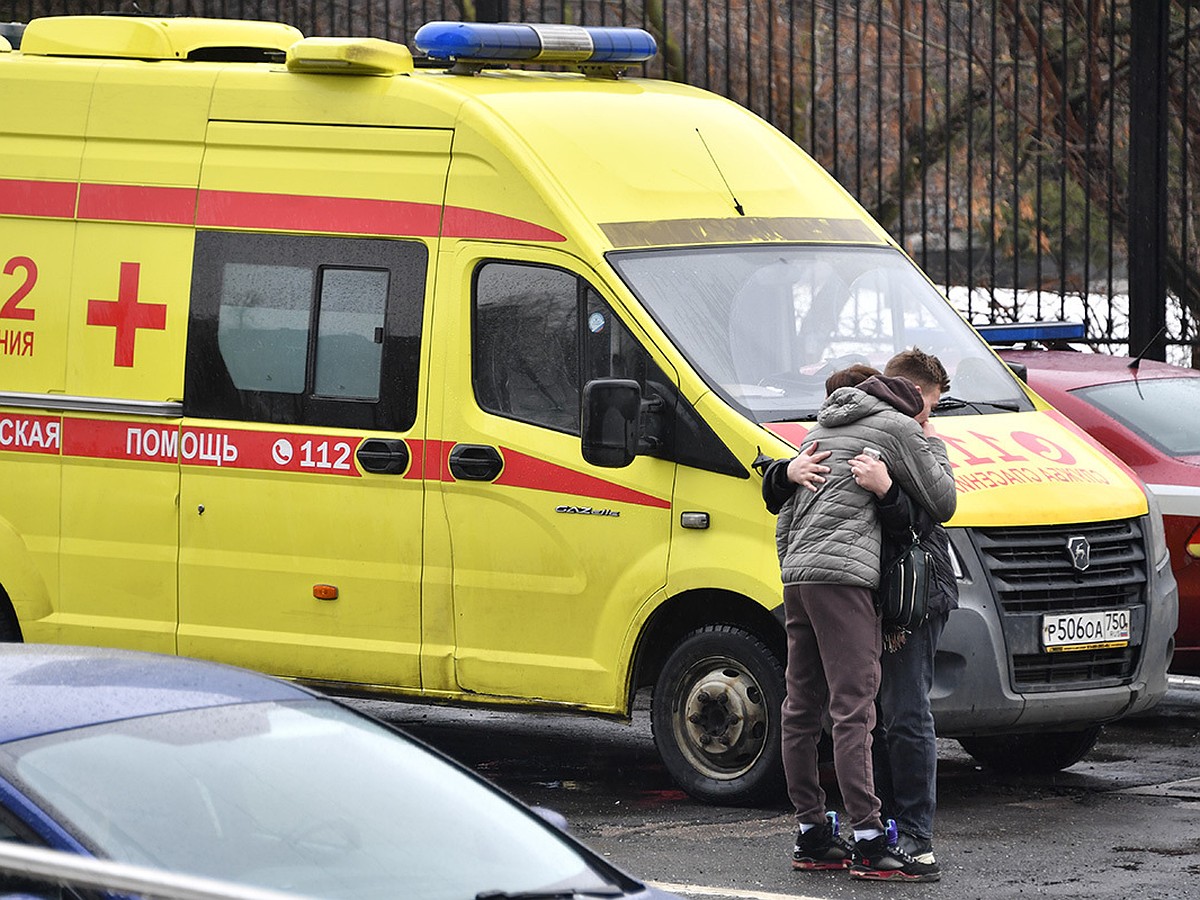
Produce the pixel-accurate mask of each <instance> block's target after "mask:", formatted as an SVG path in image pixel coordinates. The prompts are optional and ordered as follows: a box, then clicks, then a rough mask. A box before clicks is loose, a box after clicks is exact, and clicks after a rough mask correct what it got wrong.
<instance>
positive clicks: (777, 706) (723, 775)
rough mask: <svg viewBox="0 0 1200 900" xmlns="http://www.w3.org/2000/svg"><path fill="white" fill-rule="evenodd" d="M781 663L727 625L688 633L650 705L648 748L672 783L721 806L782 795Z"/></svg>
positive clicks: (762, 646)
mask: <svg viewBox="0 0 1200 900" xmlns="http://www.w3.org/2000/svg"><path fill="white" fill-rule="evenodd" d="M783 671H784V667H783V663H782V662H781V661H780V660H779V658H778V657H777V656H776V655H775V653H773V652H772V651H771V648H770V647H768V646H767V645H766V644H765V643H764V642H763V641H761V640H759V639H758V638H757V637H755V636H754V635H752V634H750V633H749V632H747V631H744V630H743V629H741V628H738V627H736V626H733V625H711V626H708V627H705V628H701V629H699V630H697V631H693V632H692V633H691V634H689V635H687V636H686V637H684V638H683V640H681V641H680V642H679V644H678V645H677V646H676V647H675V649H674V650H673V651H672V652H671V655H670V656H669V657H667V661H666V663H665V664H664V665H663V669H662V672H661V673H660V674H659V676H658V682H657V683H656V684H655V686H654V699H653V702H652V703H651V710H650V712H651V722H652V724H653V728H654V743H655V745H656V746H657V747H658V753H659V756H661V757H662V761H663V763H664V764H665V765H666V767H667V771H668V772H670V773H671V777H672V778H674V779H675V782H676V783H677V784H678V785H679V786H680V787H681V788H683V789H684V790H685V791H687V792H688V793H689V794H690V795H691V796H693V797H695V798H696V799H697V800H702V801H704V802H706V803H716V804H720V805H724V806H747V805H754V804H757V803H762V802H764V801H773V802H777V801H778V800H779V798H780V797H781V796H782V794H783V790H784V780H783V754H782V748H781V746H780V730H779V720H780V716H781V707H782V705H783V696H784V690H785V685H784V677H783Z"/></svg>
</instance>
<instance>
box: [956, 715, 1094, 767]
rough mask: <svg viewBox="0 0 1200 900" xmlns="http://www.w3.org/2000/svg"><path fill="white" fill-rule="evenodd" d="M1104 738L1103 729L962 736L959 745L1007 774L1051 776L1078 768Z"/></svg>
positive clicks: (987, 764)
mask: <svg viewBox="0 0 1200 900" xmlns="http://www.w3.org/2000/svg"><path fill="white" fill-rule="evenodd" d="M1099 737H1100V726H1099V725H1093V726H1091V727H1089V728H1084V729H1082V730H1081V731H1038V732H1035V733H1033V734H999V735H993V736H990V737H962V738H959V739H958V742H959V743H960V744H962V748H963V749H964V750H966V751H967V752H968V753H970V754H971V755H972V756H973V757H975V758H976V759H977V760H979V761H980V762H981V763H983V764H984V765H985V766H987V767H988V768H991V769H995V770H996V771H997V772H1003V773H1004V774H1006V775H1047V774H1050V773H1052V772H1058V771H1061V770H1062V769H1066V768H1068V767H1070V766H1073V765H1075V763H1077V762H1079V761H1080V760H1081V759H1083V758H1084V757H1085V756H1087V755H1088V753H1089V752H1090V751H1091V749H1092V747H1094V746H1095V745H1096V740H1097V739H1098V738H1099Z"/></svg>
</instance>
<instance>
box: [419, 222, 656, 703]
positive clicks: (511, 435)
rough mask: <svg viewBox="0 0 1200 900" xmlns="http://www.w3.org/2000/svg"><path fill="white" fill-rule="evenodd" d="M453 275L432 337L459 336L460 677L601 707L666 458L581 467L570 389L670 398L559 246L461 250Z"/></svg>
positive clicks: (624, 639)
mask: <svg viewBox="0 0 1200 900" xmlns="http://www.w3.org/2000/svg"><path fill="white" fill-rule="evenodd" d="M453 270H454V271H453V273H452V275H451V276H450V280H449V283H450V284H453V285H455V288H454V292H455V293H456V296H454V297H449V296H447V294H446V293H444V294H442V297H443V298H446V299H445V302H444V303H443V302H442V301H441V300H439V310H438V316H439V318H438V319H437V322H436V324H435V340H438V339H439V337H438V336H439V335H448V336H450V338H452V337H453V336H454V335H469V345H468V344H463V345H460V346H459V347H458V348H457V349H459V350H460V351H461V352H447V353H446V355H445V358H444V360H443V365H444V366H445V376H444V380H443V386H442V388H443V389H442V393H441V402H442V409H441V413H440V420H439V429H440V431H439V434H438V436H439V438H440V440H441V442H442V444H441V447H442V466H443V467H442V470H441V473H440V477H441V484H440V503H441V507H442V509H443V511H444V516H445V520H446V523H447V528H448V534H449V559H450V577H451V580H452V585H451V591H452V598H453V599H452V604H453V612H454V641H455V646H454V672H455V676H456V678H457V682H458V685H459V687H460V688H461V689H463V690H467V691H470V692H474V693H482V694H489V695H497V696H512V697H526V698H538V699H545V700H553V701H560V702H567V703H572V704H579V705H585V706H590V707H594V708H608V709H611V708H614V707H615V706H617V705H618V704H620V703H622V702H623V699H624V697H623V694H622V692H623V691H624V690H625V687H626V686H625V682H624V674H625V672H624V669H623V667H622V663H624V662H626V661H627V660H628V658H629V656H630V655H631V653H632V647H631V646H629V641H630V640H631V637H630V635H631V633H632V629H633V623H634V622H635V620H636V618H637V616H638V615H639V611H641V610H644V608H645V606H646V604H647V603H648V602H649V601H650V600H651V598H652V597H653V596H654V594H655V593H656V592H658V591H661V590H662V589H663V586H664V584H665V581H666V571H667V555H668V542H669V536H670V526H671V509H672V503H671V492H672V486H673V481H674V473H675V465H674V463H673V462H671V461H669V460H667V459H665V458H656V456H654V455H640V456H638V457H637V458H636V459H635V460H634V462H633V464H632V465H630V466H628V467H627V468H623V469H602V468H598V467H595V466H592V465H590V464H588V463H587V462H585V461H584V459H583V456H582V452H581V445H580V412H581V410H580V398H581V392H582V387H583V385H584V384H586V383H587V382H588V381H590V380H592V379H595V378H607V377H620V378H633V379H636V380H637V381H639V382H640V383H641V384H642V386H643V394H644V396H646V397H650V396H655V395H659V394H662V395H673V391H674V387H673V383H674V375H673V373H668V371H667V370H666V368H665V364H664V363H663V362H662V360H661V358H656V357H655V356H654V355H652V354H651V353H650V352H649V349H648V347H649V345H648V342H647V341H646V339H645V336H644V335H643V334H642V333H641V332H640V331H639V330H638V329H637V328H636V327H635V326H634V325H632V324H631V323H630V321H629V320H628V319H627V318H626V316H625V315H624V314H623V313H622V312H621V311H619V310H618V308H617V306H616V304H615V303H614V302H613V300H612V298H611V297H609V296H607V295H606V294H605V293H604V292H602V290H601V289H600V288H599V284H600V281H599V279H597V278H596V276H595V275H594V273H592V272H590V271H588V270H587V269H586V268H585V267H584V266H582V265H581V264H580V263H579V262H578V261H577V260H575V259H574V258H572V257H569V256H566V255H564V254H557V253H552V252H549V251H539V250H536V249H528V250H525V249H516V248H513V247H511V246H487V245H485V244H482V243H481V244H463V245H460V248H459V250H458V253H457V255H456V257H455V261H454V266H453ZM443 307H444V308H443ZM443 313H444V315H443ZM450 338H447V339H446V340H445V341H443V342H442V343H443V344H444V345H445V346H447V347H450V346H453V345H452V344H451V343H450V342H449V340H450ZM649 452H651V453H652V452H653V451H649ZM431 483H432V482H431Z"/></svg>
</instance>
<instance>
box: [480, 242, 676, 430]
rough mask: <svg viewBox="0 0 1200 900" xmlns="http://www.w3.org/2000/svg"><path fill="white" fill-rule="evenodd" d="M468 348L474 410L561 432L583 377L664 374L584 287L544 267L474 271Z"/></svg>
mask: <svg viewBox="0 0 1200 900" xmlns="http://www.w3.org/2000/svg"><path fill="white" fill-rule="evenodd" d="M471 348H472V379H473V382H474V387H475V399H476V401H477V402H478V403H479V406H480V408H482V409H485V410H487V411H488V412H491V413H495V414H496V415H500V416H504V417H506V418H509V419H517V420H519V421H522V422H528V423H530V424H533V425H541V426H544V427H546V428H552V429H554V430H555V431H562V432H565V433H567V434H574V435H577V434H579V413H580V409H579V403H580V396H581V394H582V386H583V384H584V383H586V382H587V381H589V380H591V379H593V378H609V377H613V378H635V379H637V380H638V381H640V382H641V383H642V384H646V382H647V380H649V379H657V380H660V381H665V380H666V379H665V378H664V377H663V376H662V374H661V372H660V370H659V369H658V367H657V366H655V365H654V363H653V362H652V361H651V360H650V358H649V356H648V355H647V354H646V351H645V350H643V349H642V347H641V345H640V344H639V343H638V342H637V341H636V340H635V339H634V337H633V335H632V334H630V332H629V330H628V329H627V328H626V327H625V326H624V325H623V324H622V323H621V322H620V321H619V320H618V319H617V318H616V317H615V316H614V315H613V313H612V310H611V309H610V308H609V306H608V304H606V303H605V302H604V300H603V299H602V298H601V296H600V294H599V293H598V292H597V291H596V290H595V289H594V288H593V287H592V286H591V285H589V284H588V283H587V282H586V281H584V280H583V279H582V278H579V277H577V276H575V275H573V274H571V273H570V272H566V271H564V270H562V269H555V268H552V267H549V266H537V265H523V264H517V263H504V262H490V263H485V264H484V265H482V266H480V267H479V269H477V270H476V273H475V289H474V292H473V322H472V339H471Z"/></svg>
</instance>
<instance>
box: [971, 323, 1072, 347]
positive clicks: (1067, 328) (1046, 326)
mask: <svg viewBox="0 0 1200 900" xmlns="http://www.w3.org/2000/svg"><path fill="white" fill-rule="evenodd" d="M975 330H976V331H978V332H979V333H980V334H981V335H983V338H984V340H986V341H987V342H988V343H989V344H1018V343H1021V342H1023V341H1081V340H1083V339H1084V338H1086V337H1087V328H1086V326H1084V324H1083V323H1082V322H1013V323H1012V324H1010V325H976V326H975Z"/></svg>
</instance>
